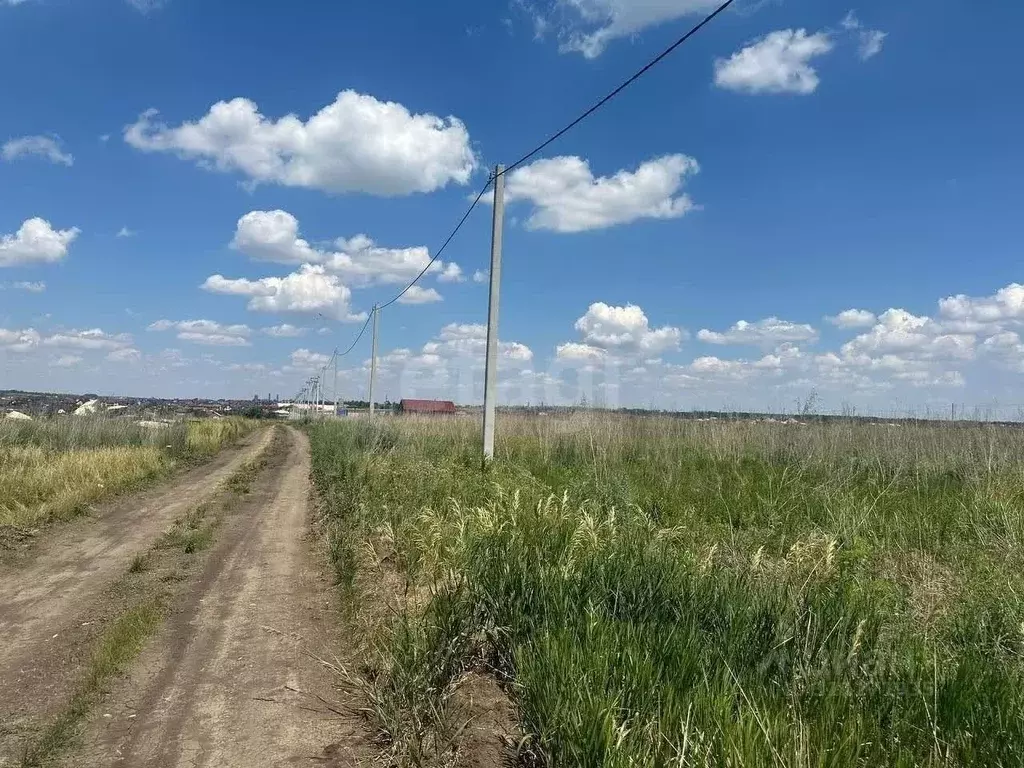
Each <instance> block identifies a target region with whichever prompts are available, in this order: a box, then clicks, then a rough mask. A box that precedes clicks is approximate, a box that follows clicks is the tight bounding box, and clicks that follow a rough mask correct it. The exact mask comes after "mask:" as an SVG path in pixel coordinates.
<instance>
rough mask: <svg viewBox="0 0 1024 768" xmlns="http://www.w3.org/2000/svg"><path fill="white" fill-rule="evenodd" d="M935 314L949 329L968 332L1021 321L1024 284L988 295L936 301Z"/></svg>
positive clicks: (957, 296) (959, 295)
mask: <svg viewBox="0 0 1024 768" xmlns="http://www.w3.org/2000/svg"><path fill="white" fill-rule="evenodd" d="M939 315H940V316H941V317H942V318H943V320H944V321H945V322H946V324H947V325H949V326H950V327H952V328H955V329H956V330H965V331H969V332H970V331H978V330H981V329H983V328H986V327H992V326H1000V325H1002V324H1004V323H1008V322H1012V323H1020V322H1024V285H1021V284H1019V283H1010V284H1009V285H1007V286H1006V287H1005V288H1001V289H999V290H998V291H996V292H995V294H993V295H992V296H982V297H971V296H966V295H964V294H962V293H961V294H957V295H956V296H949V297H947V298H945V299H942V300H941V301H940V302H939Z"/></svg>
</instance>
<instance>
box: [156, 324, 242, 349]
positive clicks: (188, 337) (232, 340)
mask: <svg viewBox="0 0 1024 768" xmlns="http://www.w3.org/2000/svg"><path fill="white" fill-rule="evenodd" d="M148 330H150V331H171V330H175V331H177V332H178V338H179V339H181V340H182V341H190V342H192V343H193V344H202V345H204V346H208V347H249V346H252V344H251V343H250V341H249V335H250V334H251V333H252V329H250V328H249V326H247V325H240V324H239V325H223V324H221V323H218V322H215V321H213V320H179V321H173V320H157V321H156V322H155V323H153V324H152V325H150V326H149V328H148Z"/></svg>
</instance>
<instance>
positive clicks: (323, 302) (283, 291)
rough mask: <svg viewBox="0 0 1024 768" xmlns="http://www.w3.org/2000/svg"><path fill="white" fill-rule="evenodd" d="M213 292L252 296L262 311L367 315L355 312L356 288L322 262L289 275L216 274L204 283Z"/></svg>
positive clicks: (342, 317) (350, 316)
mask: <svg viewBox="0 0 1024 768" xmlns="http://www.w3.org/2000/svg"><path fill="white" fill-rule="evenodd" d="M201 287H202V288H203V290H205V291H209V292H210V293H220V294H225V295H228V296H247V297H249V304H248V308H249V309H250V310H253V311H258V312H305V313H310V314H315V313H318V312H322V313H323V314H325V315H328V316H330V317H334V318H335V319H338V320H342V321H346V322H355V321H359V320H362V319H365V317H366V316H365V315H354V314H352V312H351V309H350V306H349V305H350V302H351V300H352V292H351V291H350V290H349V289H348V287H347V286H345V285H343V284H342V283H341V281H340V280H338V277H337V276H336V275H330V274H328V273H327V270H325V269H324V268H323V267H322V266H318V265H312V264H304V265H302V267H300V268H299V271H298V272H293V273H291V274H290V275H287V276H286V277H264V278H260V279H259V280H247V279H245V278H241V279H238V280H230V279H228V278H226V277H223V276H222V275H212V276H210V277H208V278H207V279H206V282H204V283H203V285H202V286H201Z"/></svg>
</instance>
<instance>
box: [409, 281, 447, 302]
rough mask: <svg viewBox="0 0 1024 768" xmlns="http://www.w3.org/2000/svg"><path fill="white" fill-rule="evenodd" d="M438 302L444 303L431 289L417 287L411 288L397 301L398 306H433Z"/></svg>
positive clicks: (439, 295) (438, 294)
mask: <svg viewBox="0 0 1024 768" xmlns="http://www.w3.org/2000/svg"><path fill="white" fill-rule="evenodd" d="M438 301H444V298H443V297H442V296H441V294H440V293H438V292H437V291H435V290H434V289H433V288H423V287H422V286H419V285H414V286H412V287H411V288H410V289H409V290H407V291H406V292H405V293H404V294H402V298H400V299H399V300H398V303H399V304H434V303H435V302H438Z"/></svg>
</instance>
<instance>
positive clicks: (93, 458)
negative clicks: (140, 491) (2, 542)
mask: <svg viewBox="0 0 1024 768" xmlns="http://www.w3.org/2000/svg"><path fill="white" fill-rule="evenodd" d="M168 463H169V460H168V458H167V457H166V456H165V454H164V453H163V452H162V451H161V450H160V449H158V448H155V447H152V446H132V447H123V446H122V447H112V448H92V449H87V450H82V451H70V452H66V453H53V452H51V451H47V450H45V449H43V448H40V447H38V446H24V447H15V448H9V449H6V450H4V451H3V452H2V453H0V488H3V492H2V494H0V525H13V526H17V527H34V526H36V525H38V524H39V523H41V522H43V521H46V520H54V519H66V518H68V517H72V516H73V515H75V514H76V513H78V512H79V511H81V509H82V508H83V507H84V506H86V505H88V504H90V503H92V502H94V501H96V500H98V499H100V498H102V497H104V496H108V495H110V494H114V493H118V492H120V491H123V490H126V489H129V488H132V487H133V486H136V485H138V484H140V483H142V482H144V481H146V480H148V479H150V478H152V477H154V476H156V475H158V474H159V473H161V472H162V471H163V470H164V469H165V468H166V467H167V466H168Z"/></svg>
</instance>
